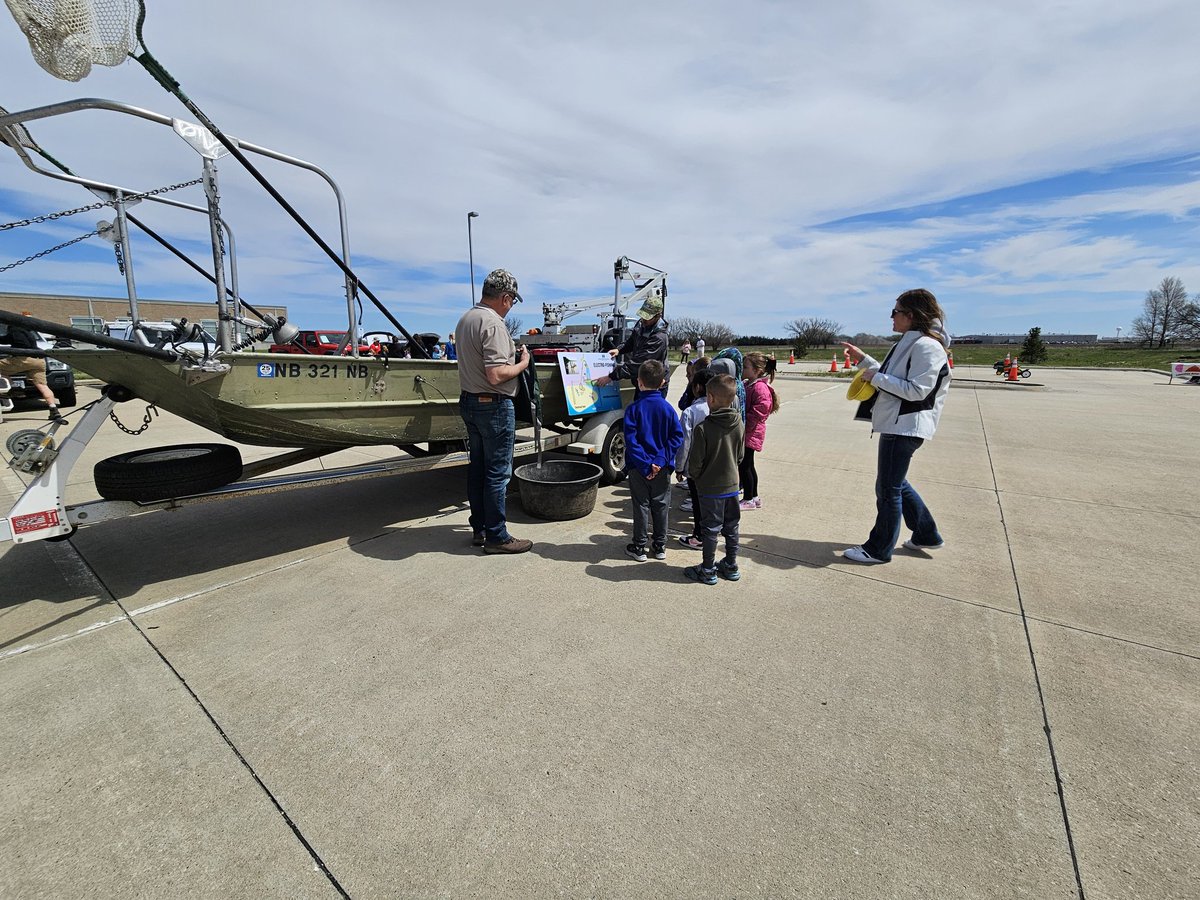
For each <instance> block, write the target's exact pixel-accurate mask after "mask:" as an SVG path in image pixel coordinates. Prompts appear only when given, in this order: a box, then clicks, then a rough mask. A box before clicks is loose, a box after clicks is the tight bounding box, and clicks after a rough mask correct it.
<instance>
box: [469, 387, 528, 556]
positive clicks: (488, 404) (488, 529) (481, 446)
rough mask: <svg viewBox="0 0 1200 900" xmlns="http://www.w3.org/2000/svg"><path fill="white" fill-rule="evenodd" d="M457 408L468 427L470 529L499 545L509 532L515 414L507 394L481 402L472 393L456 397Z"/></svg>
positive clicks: (490, 542)
mask: <svg viewBox="0 0 1200 900" xmlns="http://www.w3.org/2000/svg"><path fill="white" fill-rule="evenodd" d="M458 411H459V413H460V414H461V415H462V418H463V422H464V423H466V426H467V444H468V446H469V448H470V459H469V461H468V463H467V500H468V501H469V502H470V504H471V518H470V520H469V521H470V523H471V530H472V531H474V532H475V533H476V534H478V533H479V532H481V531H482V532H483V536H484V540H486V541H487V542H488V543H489V544H502V543H504V542H505V541H507V540H508V539H509V537H510V535H509V533H508V526H507V522H506V520H507V517H508V509H507V506H506V503H505V496H506V495H507V493H508V480H509V478H510V477H512V456H513V436H514V435H515V434H516V417H515V415H514V412H513V403H512V400H510V399H509V398H507V397H489V398H488V399H487V400H486V401H481V400H480V399H479V398H478V397H476V396H474V395H472V394H463V395H462V396H460V397H459V399H458Z"/></svg>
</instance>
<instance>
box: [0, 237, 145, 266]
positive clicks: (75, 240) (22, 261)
mask: <svg viewBox="0 0 1200 900" xmlns="http://www.w3.org/2000/svg"><path fill="white" fill-rule="evenodd" d="M99 233H100V232H99V231H92V232H90V233H88V234H83V235H80V236H79V237H77V238H73V239H72V240H69V241H67V242H66V243H63V244H59V245H58V246H57V247H51V248H50V249H49V250H43V251H42V252H41V253H35V254H33V256H27V257H25V258H24V259H19V260H17V261H16V262H12V263H9V264H8V265H7V266H0V272H7V271H8V270H9V269H15V268H16V267H17V266H23V265H25V263H27V262H33V261H34V260H35V259H41V258H42V257H43V256H49V255H50V254H51V253H53V252H54V251H55V250H61V249H63V247H70V246H71V245H72V244H78V243H79V242H80V241H86V240H87V239H88V238H90V237H95V236H96V235H98V234H99ZM122 274H124V270H122Z"/></svg>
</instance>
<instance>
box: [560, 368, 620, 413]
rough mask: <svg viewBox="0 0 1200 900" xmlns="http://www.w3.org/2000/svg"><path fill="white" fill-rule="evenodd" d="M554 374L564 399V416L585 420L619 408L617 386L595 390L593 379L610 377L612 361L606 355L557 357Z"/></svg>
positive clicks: (607, 386) (618, 386)
mask: <svg viewBox="0 0 1200 900" xmlns="http://www.w3.org/2000/svg"><path fill="white" fill-rule="evenodd" d="M558 370H559V372H560V373H562V381H563V389H564V391H565V392H566V395H567V412H569V413H570V414H571V415H573V416H587V415H591V414H592V413H597V412H604V411H605V410H608V409H620V408H621V385H620V384H619V383H618V382H615V381H614V382H611V383H609V384H606V385H605V386H604V387H596V379H597V378H602V377H604V376H606V375H607V376H610V377H611V376H612V370H613V358H612V357H611V356H609V355H608V354H607V353H560V354H558Z"/></svg>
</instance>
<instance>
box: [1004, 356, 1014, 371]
mask: <svg viewBox="0 0 1200 900" xmlns="http://www.w3.org/2000/svg"><path fill="white" fill-rule="evenodd" d="M1004 368H1005V369H1011V368H1012V354H1010V353H1007V352H1006V353H1005V354H1004Z"/></svg>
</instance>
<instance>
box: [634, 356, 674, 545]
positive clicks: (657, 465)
mask: <svg viewBox="0 0 1200 900" xmlns="http://www.w3.org/2000/svg"><path fill="white" fill-rule="evenodd" d="M666 374H667V370H666V367H665V366H664V365H663V364H662V363H661V362H659V361H658V360H657V359H648V360H646V361H645V362H644V363H642V364H641V366H639V367H638V375H637V380H638V396H637V399H635V400H634V401H633V402H632V403H631V404H629V406H628V407H626V409H625V468H626V469H627V470H628V471H629V496H630V498H631V499H632V501H633V542H632V543H631V544H629V545H628V546H627V547H626V548H625V555H626V556H628V557H629V558H630V559H636V560H637V561H638V562H645V561H646V531H647V527H648V525H649V524H650V523H651V522H652V523H653V525H652V533H651V535H650V551H651V553H652V554H653V555H654V558H655V559H666V558H667V551H666V544H667V506H668V501H669V497H670V493H671V472H672V470H673V469H674V466H675V455H676V453H678V452H679V448H680V446H682V445H683V428H682V426H681V425H680V424H679V416H678V415H677V414H676V412H675V410H674V409H673V408H672V407H671V404H670V403H668V402H667V400H666V398H664V397H663V395H662V393H660V389H661V388H662V386H663V381H665V380H666Z"/></svg>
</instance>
